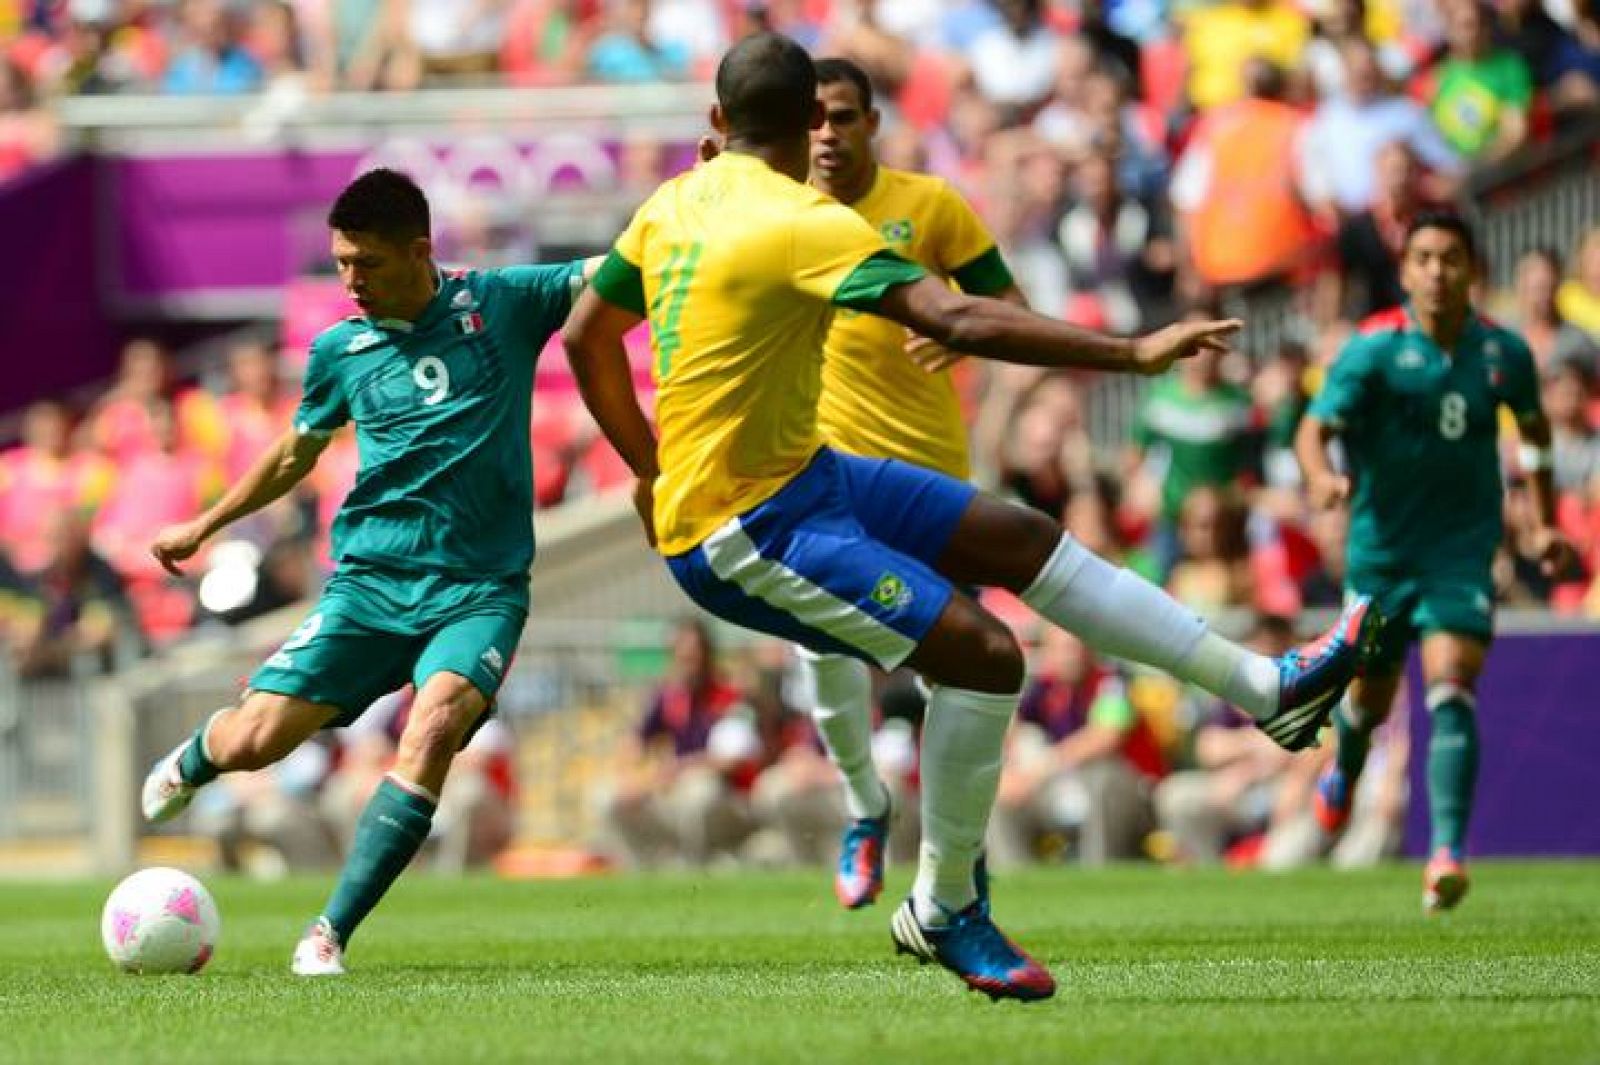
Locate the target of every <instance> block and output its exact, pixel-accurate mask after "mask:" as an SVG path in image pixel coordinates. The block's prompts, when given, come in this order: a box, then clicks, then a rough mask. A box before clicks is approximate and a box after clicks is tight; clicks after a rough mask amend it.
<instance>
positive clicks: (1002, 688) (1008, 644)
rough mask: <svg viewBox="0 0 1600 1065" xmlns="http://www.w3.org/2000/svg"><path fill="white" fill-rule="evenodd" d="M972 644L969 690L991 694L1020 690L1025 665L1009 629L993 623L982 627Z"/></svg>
mask: <svg viewBox="0 0 1600 1065" xmlns="http://www.w3.org/2000/svg"><path fill="white" fill-rule="evenodd" d="M973 642H974V645H975V646H974V648H973V651H974V653H973V656H972V665H973V683H972V684H971V685H970V687H971V688H972V689H973V690H975V691H981V692H989V693H992V694H995V695H1010V694H1012V693H1013V692H1019V691H1021V690H1022V681H1023V679H1024V677H1025V676H1026V674H1027V663H1026V661H1025V660H1024V658H1023V655H1022V648H1021V647H1020V646H1019V645H1018V644H1017V638H1016V637H1015V636H1013V635H1012V634H1011V630H1010V629H1007V628H1006V627H1005V626H1003V625H1001V624H999V623H998V622H996V623H995V624H993V625H988V626H985V627H984V628H983V630H982V631H981V632H980V633H979V634H978V636H977V639H976V640H974V641H973Z"/></svg>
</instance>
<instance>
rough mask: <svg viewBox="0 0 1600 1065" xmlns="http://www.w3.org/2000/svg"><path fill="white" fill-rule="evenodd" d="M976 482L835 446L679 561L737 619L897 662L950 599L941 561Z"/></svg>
mask: <svg viewBox="0 0 1600 1065" xmlns="http://www.w3.org/2000/svg"><path fill="white" fill-rule="evenodd" d="M975 493H976V489H974V488H973V487H972V486H971V485H969V484H967V483H966V482H965V481H958V480H956V479H955V478H953V477H949V476H946V475H945V474H942V473H935V472H933V471H931V470H924V469H921V468H919V467H917V466H912V465H910V464H909V463H904V462H897V461H895V460H893V459H864V458H857V457H856V456H854V455H846V454H842V453H840V452H836V451H833V450H831V449H829V448H823V449H822V450H821V451H818V452H817V455H816V457H815V458H813V459H812V460H811V464H810V465H808V466H807V467H806V468H805V469H804V470H803V471H802V472H801V473H800V475H799V476H797V477H795V479H794V480H792V481H790V482H789V483H788V484H786V485H784V487H783V488H782V490H780V491H779V492H778V494H777V495H775V496H773V497H772V498H771V499H769V500H767V501H766V502H765V503H762V504H760V505H759V506H756V507H753V508H751V509H750V510H748V511H746V512H745V513H743V514H741V515H739V516H738V517H737V518H734V519H733V520H731V521H729V522H728V523H727V524H725V525H723V526H722V527H721V528H720V529H718V530H717V531H716V532H714V533H712V534H711V535H710V536H708V537H706V539H705V540H703V541H702V542H701V543H700V544H699V545H698V546H696V547H695V548H694V549H693V550H690V551H685V552H684V553H683V554H681V555H673V556H670V557H669V558H668V559H667V565H668V567H670V568H671V570H672V575H673V577H675V578H676V579H677V581H678V584H679V585H680V586H682V588H683V590H684V591H685V592H686V593H688V596H689V598H690V599H693V600H694V601H695V602H696V603H698V604H699V605H700V606H702V607H704V608H705V609H706V610H708V611H710V612H711V613H713V614H715V615H716V616H717V617H719V618H722V619H723V620H725V621H731V622H733V623H734V624H736V625H743V626H744V627H746V628H750V629H755V630H757V631H759V632H765V633H769V634H771V635H773V636H781V637H783V638H784V639H786V640H792V641H794V642H795V643H798V644H801V645H803V646H805V647H808V648H810V649H811V650H813V651H816V652H817V653H819V654H847V655H851V656H853V657H855V658H860V659H863V660H865V661H867V662H872V663H875V664H877V665H879V666H882V667H883V668H884V669H894V668H895V667H896V666H899V665H900V664H901V663H902V662H904V661H905V660H906V659H907V658H908V657H910V655H911V652H912V651H914V650H915V649H916V647H917V644H918V643H920V642H921V641H922V638H923V637H924V636H926V635H927V633H928V630H929V629H931V628H932V627H933V623H934V622H935V621H937V620H938V619H939V615H940V614H941V613H942V612H943V611H944V608H945V604H947V603H948V602H949V601H950V595H951V592H952V587H951V584H950V582H949V581H947V580H945V579H944V578H943V577H941V576H940V575H939V574H938V573H936V572H934V569H933V563H934V562H935V561H936V560H937V559H938V557H939V555H940V554H942V553H943V552H944V549H945V545H947V544H948V543H949V542H950V537H951V535H952V534H953V533H954V532H955V529H956V523H957V522H959V521H960V520H961V515H962V514H963V513H964V512H965V511H966V509H967V505H968V504H969V503H970V502H971V501H972V497H973V495H974V494H975Z"/></svg>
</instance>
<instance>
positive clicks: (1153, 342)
mask: <svg viewBox="0 0 1600 1065" xmlns="http://www.w3.org/2000/svg"><path fill="white" fill-rule="evenodd" d="M1243 327H1244V323H1243V322H1241V321H1239V319H1237V318H1229V319H1226V320H1224V321H1218V322H1178V323H1176V324H1174V325H1169V326H1167V327H1166V328H1165V329H1158V330H1156V331H1155V332H1154V333H1151V334H1150V335H1149V336H1143V337H1140V338H1138V339H1137V340H1135V341H1134V342H1133V360H1132V362H1133V364H1132V366H1130V367H1129V369H1131V370H1133V371H1134V372H1135V373H1140V374H1144V375H1146V376H1151V377H1153V376H1155V375H1156V374H1161V373H1166V372H1167V368H1168V367H1170V366H1171V365H1172V364H1173V363H1175V362H1177V361H1178V360H1179V359H1187V358H1190V357H1192V356H1195V355H1198V354H1200V353H1201V352H1202V351H1215V352H1218V353H1221V352H1226V351H1227V350H1228V341H1230V340H1232V339H1233V336H1234V334H1235V333H1237V332H1238V331H1239V330H1240V329H1241V328H1243Z"/></svg>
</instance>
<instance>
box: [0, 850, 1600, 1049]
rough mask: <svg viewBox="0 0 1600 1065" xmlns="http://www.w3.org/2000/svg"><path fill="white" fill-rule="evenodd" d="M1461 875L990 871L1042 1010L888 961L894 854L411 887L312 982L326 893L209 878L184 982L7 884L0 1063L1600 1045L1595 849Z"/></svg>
mask: <svg viewBox="0 0 1600 1065" xmlns="http://www.w3.org/2000/svg"><path fill="white" fill-rule="evenodd" d="M1474 873H1475V882H1474V885H1473V893H1472V895H1471V896H1469V898H1468V899H1467V902H1466V904H1465V906H1464V907H1463V909H1462V910H1461V911H1460V912H1459V913H1456V914H1452V915H1450V916H1448V917H1445V918H1435V919H1431V920H1428V919H1424V918H1423V917H1422V916H1421V914H1420V910H1419V904H1418V897H1419V883H1418V872H1417V870H1416V869H1415V868H1414V867H1410V866H1396V867H1391V868H1386V869H1381V870H1377V871H1373V872H1363V873H1344V874H1341V873H1334V872H1329V871H1325V870H1315V871H1310V872H1305V873H1298V874H1293V875H1286V876H1266V875H1258V874H1248V875H1241V874H1231V873H1227V872H1220V871H1219V872H1199V871H1173V870H1165V869H1153V868H1131V869H1121V870H1113V871H1107V872H1081V871H1077V870H1071V869H1064V868H1058V869H1047V870H1037V871H1033V872H1029V873H1026V874H1018V875H1015V876H1006V877H1003V878H1000V879H998V880H997V882H996V888H995V890H996V906H997V912H998V914H999V915H1000V917H1001V918H1002V924H1003V926H1004V927H1005V928H1006V929H1007V931H1008V932H1010V933H1011V934H1012V935H1013V936H1015V937H1016V938H1017V939H1018V940H1019V941H1020V942H1021V943H1023V944H1024V945H1025V946H1027V947H1028V948H1030V949H1031V950H1032V951H1033V952H1034V953H1035V954H1037V955H1038V956H1039V957H1041V958H1042V959H1043V960H1045V961H1046V962H1047V963H1048V964H1049V965H1050V966H1051V967H1052V969H1053V970H1054V971H1055V974H1056V977H1057V979H1058V980H1059V981H1060V984H1061V988H1060V991H1059V992H1058V994H1057V996H1056V998H1055V999H1053V1000H1051V1001H1049V1002H1045V1003H1041V1004H1037V1005H1029V1006H1023V1005H1019V1004H1017V1003H1000V1004H991V1003H990V1002H989V1001H988V1000H987V999H986V998H983V997H982V996H980V995H976V994H973V993H970V992H967V991H966V990H965V989H964V988H962V987H961V985H960V984H959V983H958V982H957V981H956V980H955V979H954V978H953V977H951V976H949V975H948V974H946V973H944V972H942V971H940V970H938V969H936V968H934V967H932V966H929V967H926V968H923V967H919V966H917V965H916V964H915V963H914V962H912V961H911V960H910V959H907V958H900V957H896V956H895V955H894V953H893V951H892V950H891V948H890V945H889V937H888V927H887V922H888V917H889V912H890V907H891V902H890V899H891V898H892V896H893V893H894V892H896V891H899V890H903V889H904V886H905V882H906V878H907V876H908V875H909V874H908V872H907V871H905V870H896V871H895V872H894V874H893V875H892V879H891V883H890V895H888V896H886V897H885V898H884V899H883V900H882V901H880V903H879V905H878V906H876V907H874V908H872V909H870V910H867V911H865V912H862V913H845V912H843V911H841V910H840V909H838V907H837V905H836V904H835V903H834V901H833V898H832V895H831V892H830V891H829V888H828V884H827V882H826V879H825V876H824V875H822V874H804V875H802V874H782V875H762V874H726V875H709V876H699V877H695V876H689V875H681V876H670V877H617V878H608V879H596V880H587V881H572V882H561V883H503V882H497V881H491V880H482V879H469V880H465V881H451V880H436V879H428V878H420V877H418V878H406V879H404V880H402V881H401V883H400V885H399V886H398V887H397V888H396V890H395V891H394V893H393V894H392V895H391V897H390V898H389V899H388V900H387V902H386V903H385V904H384V905H383V906H382V907H381V908H380V909H379V910H378V912H377V913H376V914H375V915H374V916H373V917H372V918H371V920H369V921H368V923H367V925H366V926H365V927H364V928H363V929H362V930H361V932H360V934H359V935H358V936H357V937H356V939H355V943H354V947H353V950H352V951H351V953H350V957H349V962H350V965H351V969H352V972H351V975H350V976H349V977H347V978H345V979H343V980H322V981H304V980H296V979H293V978H291V977H290V976H289V974H288V968H287V967H288V958H289V953H290V950H291V948H292V947H293V945H294V941H295V939H296V937H297V935H298V934H299V931H300V928H301V925H302V924H303V923H304V921H305V920H306V919H307V918H308V917H310V916H311V915H312V914H313V913H315V911H316V909H317V908H318V907H319V905H320V904H321V902H322V900H323V898H324V897H325V894H326V891H327V888H328V884H327V882H325V881H320V880H294V881H289V882H287V883H282V884H255V883H246V882H242V881H233V880H226V879H221V878H213V879H212V880H211V886H212V889H213V891H214V892H215V894H216V897H217V901H218V904H219V906H220V907H221V910H222V915H223V938H222V942H221V945H220V948H219V951H218V954H217V957H216V958H215V959H214V960H213V961H212V963H211V965H210V967H209V968H208V969H207V970H206V971H205V972H204V973H203V974H201V975H199V976H195V977H183V976H176V977H131V976H124V975H121V974H119V973H116V972H114V971H113V970H112V969H111V967H110V965H109V963H108V962H107V961H106V960H105V958H104V956H103V955H102V954H101V951H100V943H99V933H98V922H99V914H100V905H101V903H102V901H103V900H104V897H105V894H106V892H107V890H108V888H109V884H103V883H93V884H69V885H34V884H3V885H0V1061H4V1062H11V1063H15V1062H28V1061H70V1062H88V1063H92V1065H106V1063H111V1062H122V1061H147V1062H160V1063H162V1065H177V1063H182V1062H206V1063H208V1065H216V1063H222V1065H237V1063H242V1062H258V1061H259V1062H290V1063H293V1062H319V1061H350V1062H363V1063H367V1065H393V1063H398V1062H413V1061H415V1062H428V1063H436V1065H449V1063H453V1062H458V1061H530V1062H532V1061H538V1062H605V1063H619V1062H652V1063H676V1062H700V1061H704V1062H769V1061H771V1062H805V1063H808V1065H814V1063H822V1062H872V1063H879V1065H881V1063H896V1065H898V1063H904V1065H922V1063H934V1062H959V1063H964V1065H999V1063H1002V1062H1026V1063H1030V1065H1032V1063H1038V1062H1052V1061H1064V1062H1065V1061H1070V1062H1095V1061H1117V1062H1139V1061H1183V1062H1190V1061H1228V1062H1262V1061H1285V1062H1297V1063H1301V1062H1323V1061H1325V1062H1339V1063H1349V1062H1369V1061H1370V1062H1399V1063H1404V1065H1417V1063H1422V1062H1448V1063H1450V1065H1461V1063H1464V1062H1479V1061H1481V1062H1495V1063H1497V1065H1520V1063H1523V1062H1563V1063H1565V1062H1600V915H1597V912H1596V906H1597V903H1600V865H1597V864H1595V863H1565V864H1563V863H1541V864H1498V863H1482V864H1479V865H1478V866H1477V867H1476V868H1475V869H1474Z"/></svg>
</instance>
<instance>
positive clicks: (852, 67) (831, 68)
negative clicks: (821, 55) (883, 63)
mask: <svg viewBox="0 0 1600 1065" xmlns="http://www.w3.org/2000/svg"><path fill="white" fill-rule="evenodd" d="M816 68H817V84H818V85H837V84H839V83H840V82H841V81H848V82H849V83H850V84H852V85H854V86H855V87H856V95H857V96H858V97H860V99H861V110H862V111H863V112H866V111H871V110H872V79H871V78H869V77H867V72H866V71H865V70H862V69H861V68H860V67H859V66H857V65H856V64H855V63H852V62H851V61H850V60H848V59H840V58H838V57H833V58H830V59H819V60H817V62H816Z"/></svg>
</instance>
